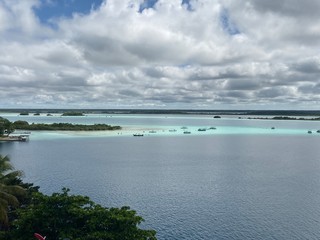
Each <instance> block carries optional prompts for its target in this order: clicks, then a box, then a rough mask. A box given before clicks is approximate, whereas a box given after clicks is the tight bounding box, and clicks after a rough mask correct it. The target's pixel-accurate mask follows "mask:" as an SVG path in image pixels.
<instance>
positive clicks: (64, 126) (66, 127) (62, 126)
mask: <svg viewBox="0 0 320 240" xmlns="http://www.w3.org/2000/svg"><path fill="white" fill-rule="evenodd" d="M13 128H14V129H19V130H30V131H31V130H32V131H35V130H46V131H111V130H120V129H121V127H120V126H111V125H108V124H93V125H83V124H72V123H52V124H45V123H32V124H29V123H28V122H26V121H21V120H19V121H15V122H14V123H13Z"/></svg>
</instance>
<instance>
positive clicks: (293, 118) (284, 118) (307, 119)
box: [248, 116, 320, 121]
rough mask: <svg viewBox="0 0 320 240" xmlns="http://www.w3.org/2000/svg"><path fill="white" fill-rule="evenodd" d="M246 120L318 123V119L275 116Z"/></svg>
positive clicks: (319, 119)
mask: <svg viewBox="0 0 320 240" xmlns="http://www.w3.org/2000/svg"><path fill="white" fill-rule="evenodd" d="M248 119H257V120H259V119H261V120H302V121H320V117H314V118H304V117H299V118H297V117H287V116H284V117H283V116H276V117H272V118H270V117H248Z"/></svg>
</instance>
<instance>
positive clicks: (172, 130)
mask: <svg viewBox="0 0 320 240" xmlns="http://www.w3.org/2000/svg"><path fill="white" fill-rule="evenodd" d="M176 131H177V130H176V129H169V132H176Z"/></svg>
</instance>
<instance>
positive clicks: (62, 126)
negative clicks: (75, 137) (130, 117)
mask: <svg viewBox="0 0 320 240" xmlns="http://www.w3.org/2000/svg"><path fill="white" fill-rule="evenodd" d="M120 129H121V127H120V126H111V125H108V124H93V125H83V124H71V123H52V124H45V123H32V124H29V123H28V122H27V121H21V120H18V121H15V122H10V121H9V120H8V119H6V118H2V117H0V141H26V140H27V139H28V136H27V135H25V134H22V135H20V136H10V134H11V133H13V132H14V131H15V130H23V131H40V130H42V131H114V130H120Z"/></svg>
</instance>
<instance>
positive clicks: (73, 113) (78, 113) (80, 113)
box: [62, 112, 84, 116]
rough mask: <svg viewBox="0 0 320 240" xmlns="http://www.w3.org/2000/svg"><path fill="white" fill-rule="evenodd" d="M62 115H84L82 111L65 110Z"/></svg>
mask: <svg viewBox="0 0 320 240" xmlns="http://www.w3.org/2000/svg"><path fill="white" fill-rule="evenodd" d="M62 116H84V114H83V113H82V112H64V113H63V114H62Z"/></svg>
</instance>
